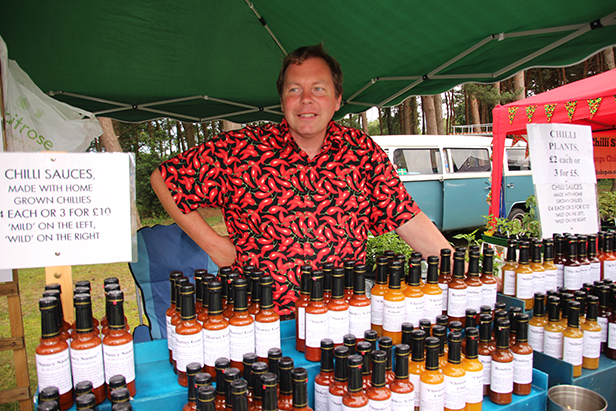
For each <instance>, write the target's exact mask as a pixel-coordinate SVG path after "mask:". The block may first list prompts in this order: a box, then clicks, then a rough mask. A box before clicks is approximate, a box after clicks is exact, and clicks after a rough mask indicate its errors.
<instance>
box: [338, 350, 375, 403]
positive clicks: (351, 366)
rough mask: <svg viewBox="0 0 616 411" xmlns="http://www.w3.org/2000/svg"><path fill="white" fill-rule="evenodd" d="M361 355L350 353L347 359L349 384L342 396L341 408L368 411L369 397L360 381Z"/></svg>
mask: <svg viewBox="0 0 616 411" xmlns="http://www.w3.org/2000/svg"><path fill="white" fill-rule="evenodd" d="M362 363H363V360H362V358H361V355H351V356H349V359H348V370H349V371H348V372H349V384H348V389H347V392H346V393H344V395H343V396H342V409H343V410H345V411H346V410H349V409H356V410H362V411H368V409H369V407H368V404H369V398H368V395H367V394H366V393H365V392H364V390H363V386H362V382H361V365H362Z"/></svg>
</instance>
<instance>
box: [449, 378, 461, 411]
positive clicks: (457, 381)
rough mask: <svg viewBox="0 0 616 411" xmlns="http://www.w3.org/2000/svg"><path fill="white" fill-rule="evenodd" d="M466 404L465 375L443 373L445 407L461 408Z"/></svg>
mask: <svg viewBox="0 0 616 411" xmlns="http://www.w3.org/2000/svg"><path fill="white" fill-rule="evenodd" d="M465 404H466V375H464V376H463V377H450V376H449V375H445V408H449V409H452V410H459V409H463V408H464V405H465Z"/></svg>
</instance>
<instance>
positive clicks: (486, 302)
mask: <svg viewBox="0 0 616 411" xmlns="http://www.w3.org/2000/svg"><path fill="white" fill-rule="evenodd" d="M480 280H481V283H482V284H483V287H482V289H481V305H482V306H488V307H490V310H494V305H495V304H496V294H497V286H498V284H497V281H496V278H494V250H493V249H492V248H490V247H487V246H486V247H485V248H484V250H483V264H482V266H481V278H480ZM479 309H480V311H481V307H479Z"/></svg>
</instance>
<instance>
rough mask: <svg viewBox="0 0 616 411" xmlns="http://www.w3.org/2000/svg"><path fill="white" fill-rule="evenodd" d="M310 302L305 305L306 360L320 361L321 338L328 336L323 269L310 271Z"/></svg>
mask: <svg viewBox="0 0 616 411" xmlns="http://www.w3.org/2000/svg"><path fill="white" fill-rule="evenodd" d="M312 275H313V277H312V286H311V291H310V302H309V303H308V306H307V307H306V351H305V352H304V356H305V357H306V359H307V360H308V361H315V362H316V361H321V340H322V339H323V338H327V337H328V333H329V323H328V319H329V318H328V317H329V314H328V309H327V306H326V305H325V304H324V303H323V271H320V270H315V271H313V272H312Z"/></svg>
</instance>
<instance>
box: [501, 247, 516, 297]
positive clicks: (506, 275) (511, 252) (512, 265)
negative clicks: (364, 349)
mask: <svg viewBox="0 0 616 411" xmlns="http://www.w3.org/2000/svg"><path fill="white" fill-rule="evenodd" d="M517 244H518V242H517V240H514V239H512V238H510V239H509V240H507V257H505V265H504V266H503V268H502V273H503V294H505V295H509V296H512V297H513V296H514V295H515V283H516V282H515V277H516V274H515V270H516V268H518V263H517V258H516V246H517Z"/></svg>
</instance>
